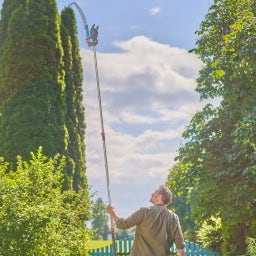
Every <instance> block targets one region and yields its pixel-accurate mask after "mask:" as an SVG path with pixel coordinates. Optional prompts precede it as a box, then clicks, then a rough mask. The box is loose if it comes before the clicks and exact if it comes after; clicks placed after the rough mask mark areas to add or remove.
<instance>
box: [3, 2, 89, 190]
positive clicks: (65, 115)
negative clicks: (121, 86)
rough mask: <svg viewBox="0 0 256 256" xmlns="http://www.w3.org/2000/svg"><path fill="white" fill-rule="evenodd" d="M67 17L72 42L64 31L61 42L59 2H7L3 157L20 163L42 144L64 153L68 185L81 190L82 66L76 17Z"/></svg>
mask: <svg viewBox="0 0 256 256" xmlns="http://www.w3.org/2000/svg"><path fill="white" fill-rule="evenodd" d="M67 19H71V23H70V25H69V23H67V25H66V28H65V31H66V33H67V34H66V37H67V40H66V41H67V44H68V46H66V45H65V37H64V34H63V45H62V43H61V36H60V23H61V20H60V16H59V14H58V10H57V5H56V1H55V0H41V1H40V0H30V1H23V0H13V1H11V2H10V1H7V0H6V1H4V3H3V9H2V13H1V21H0V53H1V55H0V155H1V156H4V157H5V159H6V161H8V162H16V160H15V158H16V156H17V155H21V156H22V157H23V159H29V158H30V152H31V151H36V150H37V149H38V147H39V146H42V147H43V149H44V153H45V154H46V155H48V156H54V155H55V154H57V153H60V154H63V155H65V156H67V159H68V163H69V164H68V165H67V173H68V174H69V175H66V177H67V176H68V177H69V179H66V180H67V181H68V180H69V182H67V183H66V184H64V188H65V189H67V188H74V189H75V190H77V189H78V188H79V187H86V186H87V185H86V177H85V170H84V169H85V156H84V148H85V145H84V128H85V125H84V110H83V107H82V91H81V90H82V89H81V88H82V86H81V83H82V68H81V61H80V57H79V51H78V42H77V39H76V30H75V21H74V16H72V14H71V16H70V17H69V16H67ZM63 27H64V26H63ZM69 33H71V35H69ZM62 46H63V47H64V50H65V55H64V52H63V47H62ZM65 62H66V63H65ZM65 73H66V75H65ZM65 83H66V84H67V85H66V84H65Z"/></svg>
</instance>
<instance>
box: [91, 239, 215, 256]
mask: <svg viewBox="0 0 256 256" xmlns="http://www.w3.org/2000/svg"><path fill="white" fill-rule="evenodd" d="M132 243H133V237H128V238H124V239H122V240H119V241H116V249H117V255H118V256H121V255H126V256H128V255H129V254H130V252H131V248H132ZM185 243H186V256H219V254H218V253H215V252H213V251H211V250H207V249H204V248H202V247H201V246H200V245H199V244H197V243H193V242H190V241H185ZM170 252H171V254H173V253H175V245H173V246H172V247H171V248H170ZM90 254H91V256H113V255H114V254H113V245H112V244H111V245H108V246H105V247H102V248H97V249H93V250H91V251H90Z"/></svg>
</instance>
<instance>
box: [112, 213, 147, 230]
mask: <svg viewBox="0 0 256 256" xmlns="http://www.w3.org/2000/svg"><path fill="white" fill-rule="evenodd" d="M143 214H144V208H140V209H139V210H137V211H136V212H134V213H133V214H132V215H130V216H129V217H127V218H120V219H118V220H117V221H116V227H117V228H119V229H128V228H131V227H133V226H136V225H139V224H140V223H141V222H142V220H143Z"/></svg>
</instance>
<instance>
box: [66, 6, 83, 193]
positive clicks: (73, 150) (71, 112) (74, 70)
mask: <svg viewBox="0 0 256 256" xmlns="http://www.w3.org/2000/svg"><path fill="white" fill-rule="evenodd" d="M61 40H62V47H63V51H64V59H63V60H64V72H65V84H66V87H65V105H66V111H65V112H66V113H65V123H66V127H67V132H68V144H67V155H68V157H69V158H68V159H70V166H69V170H68V173H69V174H72V175H73V184H72V186H73V188H74V189H75V190H78V189H79V187H80V186H85V185H86V179H85V177H84V174H85V160H84V159H85V145H84V140H85V120H84V119H85V118H84V116H85V114H84V107H83V89H82V88H83V86H82V80H83V78H82V73H83V69H82V63H81V57H80V53H79V44H78V39H77V26H76V21H75V15H74V12H73V10H72V9H70V8H65V9H64V10H63V11H62V12H61ZM70 167H71V168H72V169H71V168H70Z"/></svg>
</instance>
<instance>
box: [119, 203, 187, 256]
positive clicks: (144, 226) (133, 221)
mask: <svg viewBox="0 0 256 256" xmlns="http://www.w3.org/2000/svg"><path fill="white" fill-rule="evenodd" d="M116 226H117V228H120V229H128V228H130V227H133V226H136V231H135V239H134V242H133V247H132V252H131V254H130V255H131V256H167V255H168V256H169V255H170V247H171V246H172V243H173V242H174V243H175V245H176V248H177V250H184V248H185V241H184V238H183V235H182V231H181V227H180V223H179V218H178V216H177V215H176V214H175V213H174V212H172V211H170V210H169V209H167V207H166V206H160V205H154V206H150V207H142V208H140V209H139V210H137V211H136V212H134V213H133V214H132V215H131V216H129V217H128V218H125V219H124V218H120V219H118V220H117V222H116Z"/></svg>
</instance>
